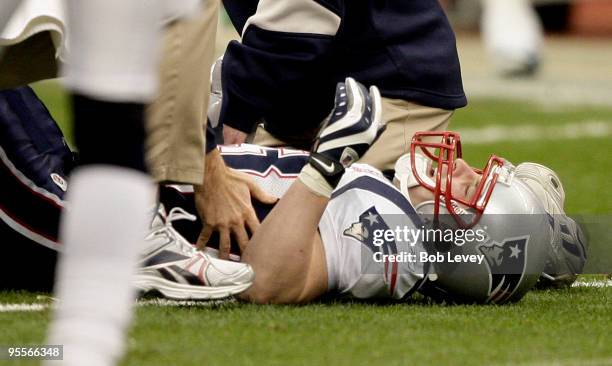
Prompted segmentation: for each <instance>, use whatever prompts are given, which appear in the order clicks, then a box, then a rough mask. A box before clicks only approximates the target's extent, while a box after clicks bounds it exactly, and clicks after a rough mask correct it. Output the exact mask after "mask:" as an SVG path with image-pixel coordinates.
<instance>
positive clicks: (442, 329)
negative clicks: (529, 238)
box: [0, 84, 612, 366]
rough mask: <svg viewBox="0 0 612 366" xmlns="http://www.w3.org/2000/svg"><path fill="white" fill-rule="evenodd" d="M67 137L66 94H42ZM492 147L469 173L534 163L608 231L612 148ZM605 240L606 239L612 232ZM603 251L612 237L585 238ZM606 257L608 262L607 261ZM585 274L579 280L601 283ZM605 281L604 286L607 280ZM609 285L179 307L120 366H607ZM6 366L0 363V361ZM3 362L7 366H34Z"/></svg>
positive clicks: (543, 121) (32, 330) (568, 117)
mask: <svg viewBox="0 0 612 366" xmlns="http://www.w3.org/2000/svg"><path fill="white" fill-rule="evenodd" d="M37 91H38V92H39V95H41V96H42V98H43V99H44V100H45V101H46V102H47V103H48V105H49V108H50V110H51V112H52V114H53V115H54V116H55V117H56V118H57V119H58V120H59V121H60V122H61V123H62V126H63V128H64V129H65V131H66V132H67V136H68V137H69V138H70V137H71V136H72V135H71V133H70V128H69V127H68V126H69V122H68V121H69V114H68V113H67V108H66V106H67V101H66V98H65V95H63V94H61V93H59V92H58V90H57V87H56V86H54V85H53V84H43V85H39V86H38V87H37ZM593 120H597V121H603V122H604V124H607V126H608V130H607V131H609V130H610V128H609V126H610V125H612V108H604V107H597V108H596V107H564V108H561V109H560V108H551V107H541V106H537V105H531V104H527V103H521V102H508V101H500V100H484V99H482V100H471V104H470V106H469V108H466V109H464V110H461V111H459V112H457V114H456V115H455V118H454V120H453V124H452V125H451V128H452V129H456V130H459V131H462V130H474V129H479V128H484V127H487V126H490V125H491V124H496V125H506V126H515V127H514V128H516V129H517V131H518V130H520V129H521V127H522V126H523V127H524V126H526V125H529V126H532V127H533V126H536V127H541V128H549V129H550V128H552V129H555V128H563V126H565V125H567V124H575V123H588V122H589V121H593ZM512 140H513V139H512V136H507V138H503V137H502V138H500V141H499V142H495V143H482V142H481V143H477V144H476V143H470V141H464V150H465V156H466V158H467V159H468V161H470V162H474V163H475V164H476V165H478V164H482V163H483V162H484V161H485V160H486V158H487V157H488V155H489V153H491V152H495V153H496V154H498V155H500V156H503V157H506V158H508V159H509V160H511V161H514V162H520V161H524V160H532V161H537V162H541V163H543V164H546V165H548V166H550V167H552V168H553V169H555V170H556V171H557V172H558V173H559V174H560V176H561V179H562V180H563V181H564V185H565V188H566V192H567V204H566V208H567V211H568V212H570V213H572V214H583V215H591V216H592V217H603V218H604V219H605V218H606V217H607V220H608V222H612V220H610V217H612V195H610V193H609V191H608V188H609V186H610V176H611V175H610V171H611V170H612V139H611V138H610V135H609V133H602V135H601V136H599V137H597V136H594V137H588V138H584V139H569V138H560V137H555V138H547V137H546V136H544V137H543V138H542V139H538V140H534V141H532V140H519V141H516V140H514V141H512ZM607 233H608V234H609V233H610V232H609V231H607ZM591 239H592V241H593V240H594V241H598V242H602V241H603V242H604V244H605V243H607V244H610V239H611V237H610V236H606V237H604V238H591ZM611 258H612V257H608V258H607V260H608V262H607V263H608V264H609V263H610V259H611ZM606 279H609V277H606V276H601V275H600V276H584V277H582V278H581V281H591V280H599V281H601V280H606ZM608 282H609V281H608ZM48 302H49V300H48V299H47V298H42V299H41V298H40V297H37V294H29V293H0V304H9V303H42V304H45V303H48ZM49 315H50V311H49V310H48V308H47V309H45V310H42V311H31V312H0V324H1V329H2V330H1V331H0V345H10V344H23V343H29V344H37V343H42V342H44V334H45V328H46V325H47V324H48V322H49ZM611 334H612V287H609V286H608V287H574V288H571V289H564V290H556V291H532V292H530V293H529V294H528V295H527V296H526V297H525V298H524V299H523V300H522V301H521V302H520V303H518V304H513V305H504V306H444V305H434V304H430V303H428V302H427V301H425V300H423V299H416V300H414V301H413V302H411V303H407V304H401V305H398V304H371V303H355V302H332V303H329V302H327V303H316V304H311V305H306V306H255V305H249V304H242V303H239V302H235V301H230V302H227V303H222V304H206V303H204V304H184V305H182V306H156V305H151V304H150V303H148V305H142V306H139V307H138V308H137V311H136V316H135V322H134V327H133V328H132V330H131V332H130V335H129V342H128V346H127V347H128V354H127V357H126V359H125V361H124V364H125V365H221V366H225V365H379V364H380V365H412V364H416V365H420V364H431V365H516V364H520V365H612V337H611ZM1 362H3V361H0V363H1ZM4 362H7V363H6V364H7V365H20V364H23V365H26V364H36V363H35V362H33V361H32V362H30V363H28V362H23V363H18V362H12V361H11V362H8V361H4Z"/></svg>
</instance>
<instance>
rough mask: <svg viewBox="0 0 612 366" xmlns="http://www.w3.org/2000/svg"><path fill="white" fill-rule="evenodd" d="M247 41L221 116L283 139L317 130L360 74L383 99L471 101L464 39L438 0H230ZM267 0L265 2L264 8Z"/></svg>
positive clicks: (226, 71)
mask: <svg viewBox="0 0 612 366" xmlns="http://www.w3.org/2000/svg"><path fill="white" fill-rule="evenodd" d="M224 5H225V7H226V10H227V11H228V14H229V16H230V19H231V20H232V23H233V24H234V26H235V27H236V29H237V30H238V32H239V33H242V43H240V42H238V41H233V42H231V43H230V44H229V45H228V48H227V50H226V52H225V56H224V61H223V73H222V80H223V105H222V110H221V122H222V123H225V124H228V125H229V126H232V127H234V128H237V129H239V130H242V131H245V132H249V131H251V130H252V129H253V127H254V126H255V124H256V123H257V122H258V121H259V120H261V119H262V118H263V119H265V120H266V128H267V129H268V130H269V131H270V132H272V133H273V134H275V135H277V136H279V137H286V136H302V135H304V134H307V133H308V132H312V131H313V130H316V127H317V126H318V124H319V123H320V122H321V121H322V120H323V119H324V118H325V116H326V115H327V114H328V113H329V112H330V111H331V109H332V106H333V98H334V91H335V84H336V83H337V82H339V81H342V80H344V78H345V77H346V76H352V77H354V78H355V79H356V80H358V81H360V82H361V83H363V84H366V85H368V86H369V85H377V86H378V87H379V88H380V90H381V93H382V95H383V96H385V97H388V98H398V99H405V100H409V101H413V102H417V103H420V104H423V105H427V106H431V107H437V108H444V109H456V108H460V107H463V106H465V105H466V103H467V101H466V97H465V94H464V92H463V85H462V81H461V70H460V66H459V59H458V56H457V49H456V44H455V36H454V33H453V30H452V29H451V27H450V24H449V23H448V20H447V18H446V16H445V14H444V11H443V9H442V8H441V6H440V4H439V3H438V0H261V1H260V0H224ZM257 5H259V7H257Z"/></svg>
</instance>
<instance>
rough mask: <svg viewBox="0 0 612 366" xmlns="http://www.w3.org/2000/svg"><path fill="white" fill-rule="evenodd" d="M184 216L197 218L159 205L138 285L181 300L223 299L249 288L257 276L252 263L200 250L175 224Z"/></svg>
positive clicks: (137, 277) (188, 218)
mask: <svg viewBox="0 0 612 366" xmlns="http://www.w3.org/2000/svg"><path fill="white" fill-rule="evenodd" d="M182 219H186V220H191V221H193V220H195V219H196V218H195V216H193V215H191V214H189V213H187V212H186V211H185V210H183V209H182V208H180V207H175V208H173V209H172V210H170V213H169V214H168V215H166V213H165V209H164V207H163V205H160V209H159V210H158V212H157V215H156V216H155V219H154V220H153V223H152V224H151V232H150V234H149V235H148V236H147V238H146V241H147V246H146V249H145V250H144V253H143V255H142V261H141V263H140V269H139V270H138V273H137V275H136V279H135V286H136V287H137V288H138V289H139V290H141V291H143V292H148V291H157V292H159V293H161V294H162V295H163V296H164V297H167V298H171V299H180V300H187V299H190V300H209V299H221V298H225V297H229V296H232V295H236V294H239V293H241V292H243V291H245V290H246V289H248V288H249V287H250V286H251V284H252V283H253V279H254V278H255V274H254V273H253V269H252V268H251V266H249V265H248V264H245V263H237V262H231V261H226V260H221V259H217V258H213V257H212V256H210V255H208V254H206V253H203V252H201V251H198V250H197V249H196V248H195V246H193V245H192V244H191V243H189V242H188V241H187V240H186V239H185V238H183V237H182V236H181V234H179V233H178V232H177V231H176V230H175V229H174V228H173V227H172V222H173V221H176V220H182Z"/></svg>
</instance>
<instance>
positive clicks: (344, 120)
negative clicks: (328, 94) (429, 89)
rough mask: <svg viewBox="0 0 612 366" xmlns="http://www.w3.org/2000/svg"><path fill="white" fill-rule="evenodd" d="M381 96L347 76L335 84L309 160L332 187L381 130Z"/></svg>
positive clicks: (364, 151) (374, 89) (382, 127)
mask: <svg viewBox="0 0 612 366" xmlns="http://www.w3.org/2000/svg"><path fill="white" fill-rule="evenodd" d="M381 115H382V108H381V96H380V92H379V91H378V88H377V87H375V86H372V87H371V88H370V90H369V91H368V89H366V87H365V86H363V85H361V84H360V83H358V82H356V81H355V80H354V79H352V78H347V79H346V80H345V82H344V83H338V86H337V87H336V99H335V106H334V109H333V110H332V113H331V115H330V117H329V118H328V120H327V121H326V123H325V124H324V125H323V127H322V128H321V132H320V133H319V136H318V137H317V140H316V142H315V145H314V148H313V150H312V152H311V155H310V160H309V163H310V165H312V167H313V168H315V169H316V170H317V171H318V172H319V173H321V175H323V176H324V177H325V179H326V180H327V181H328V182H329V183H330V184H331V185H332V187H333V186H335V184H337V181H338V180H339V179H340V177H341V176H342V174H343V172H344V168H347V167H349V166H350V165H351V164H353V163H354V162H356V161H358V160H359V159H360V158H361V157H362V156H363V155H364V154H365V153H366V152H367V151H368V149H369V148H370V146H371V145H372V144H373V143H374V141H376V139H377V138H378V137H379V136H380V134H381V133H382V132H383V130H384V128H385V126H384V125H383V123H382V117H381Z"/></svg>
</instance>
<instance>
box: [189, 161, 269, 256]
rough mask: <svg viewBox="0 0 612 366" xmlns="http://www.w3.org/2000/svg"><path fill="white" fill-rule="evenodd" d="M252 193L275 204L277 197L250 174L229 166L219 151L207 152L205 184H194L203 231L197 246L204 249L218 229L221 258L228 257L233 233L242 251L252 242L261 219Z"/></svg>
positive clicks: (264, 200)
mask: <svg viewBox="0 0 612 366" xmlns="http://www.w3.org/2000/svg"><path fill="white" fill-rule="evenodd" d="M251 196H252V197H253V198H255V199H257V200H258V201H260V202H263V203H267V204H272V203H275V202H276V201H277V198H276V197H274V196H271V195H269V194H267V193H266V192H264V191H263V190H262V189H261V188H260V187H259V186H258V185H257V183H255V182H254V181H253V180H252V179H251V177H249V176H248V175H246V174H244V173H241V172H238V171H236V170H233V169H230V168H228V167H227V166H226V165H225V163H224V162H223V159H222V158H221V155H220V154H219V151H218V150H216V149H215V150H213V151H211V152H210V153H208V154H207V155H206V172H205V175H204V184H203V185H202V186H196V187H195V202H196V208H197V210H198V213H199V214H200V218H201V219H202V225H203V227H202V232H201V233H200V236H199V238H198V243H197V246H198V248H199V249H203V248H204V247H205V246H206V244H207V243H208V240H209V239H210V237H211V235H212V233H213V232H214V231H218V232H219V257H220V258H221V259H228V258H229V254H230V244H231V236H232V235H233V236H234V238H235V239H236V241H237V242H238V245H239V246H240V250H241V251H244V249H245V248H246V245H247V244H248V242H249V235H248V232H247V227H248V229H249V231H250V232H251V233H254V232H255V230H257V228H258V227H259V220H258V219H257V215H255V210H254V209H253V206H252V204H251Z"/></svg>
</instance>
